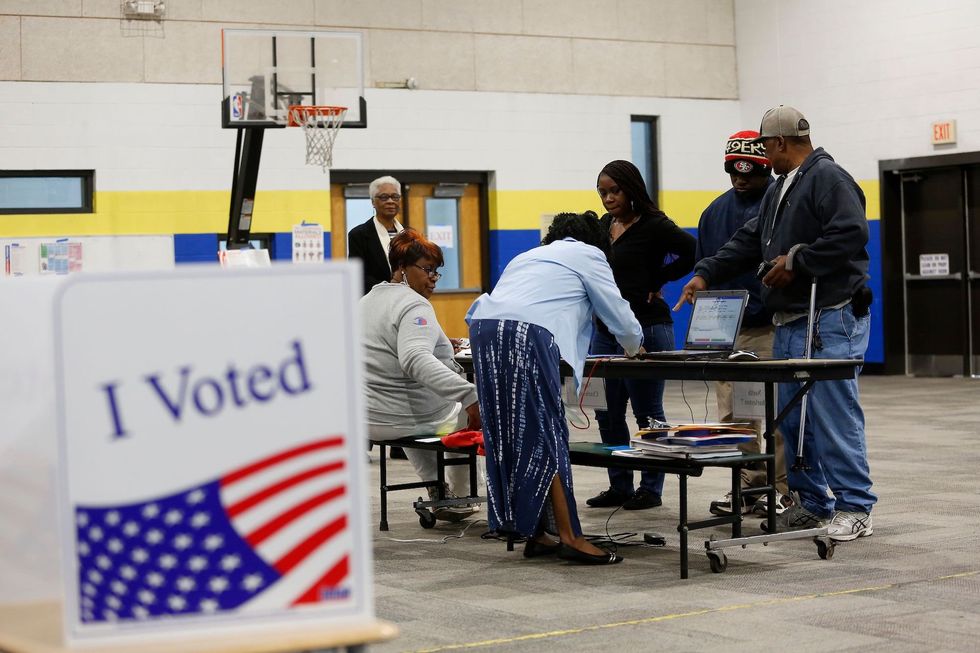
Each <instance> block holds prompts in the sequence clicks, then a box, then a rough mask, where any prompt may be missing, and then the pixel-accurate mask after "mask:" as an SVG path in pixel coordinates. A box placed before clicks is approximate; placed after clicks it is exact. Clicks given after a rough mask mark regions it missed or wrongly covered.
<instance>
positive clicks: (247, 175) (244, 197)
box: [228, 127, 265, 249]
mask: <svg viewBox="0 0 980 653" xmlns="http://www.w3.org/2000/svg"><path fill="white" fill-rule="evenodd" d="M264 136H265V127H242V128H239V129H238V138H237V140H236V143H235V169H234V174H233V176H232V181H231V208H230V210H229V213H228V249H240V248H242V247H244V246H246V245H248V241H249V235H250V234H251V231H252V209H253V207H254V206H255V187H256V184H257V182H258V179H259V162H260V161H261V159H262V139H263V138H264Z"/></svg>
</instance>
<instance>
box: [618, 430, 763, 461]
mask: <svg viewBox="0 0 980 653" xmlns="http://www.w3.org/2000/svg"><path fill="white" fill-rule="evenodd" d="M658 426H663V427H664V428H656V429H645V430H642V431H640V432H639V433H637V434H636V435H635V436H634V437H633V439H632V441H631V442H630V447H631V448H630V451H631V452H636V453H630V454H629V455H631V456H634V457H635V456H652V457H656V458H688V459H695V460H698V459H708V458H720V457H724V456H735V455H738V453H739V451H738V445H740V444H744V443H748V442H752V441H754V440H755V438H756V433H755V431H754V430H753V429H752V428H749V426H748V425H747V424H742V423H724V422H714V423H703V424H677V425H669V424H662V425H658Z"/></svg>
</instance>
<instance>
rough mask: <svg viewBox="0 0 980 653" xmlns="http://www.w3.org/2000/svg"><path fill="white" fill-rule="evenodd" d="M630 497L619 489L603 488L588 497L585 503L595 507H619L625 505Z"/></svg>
mask: <svg viewBox="0 0 980 653" xmlns="http://www.w3.org/2000/svg"><path fill="white" fill-rule="evenodd" d="M628 498H629V497H627V496H626V495H625V494H623V493H622V492H620V491H619V490H614V489H612V488H609V489H608V490H603V491H602V492H600V493H599V494H597V495H595V496H594V497H592V498H591V499H587V500H586V501H585V504H586V505H587V506H591V507H593V508H618V507H619V506H621V505H623V503H624V502H625V501H626V500H627V499H628Z"/></svg>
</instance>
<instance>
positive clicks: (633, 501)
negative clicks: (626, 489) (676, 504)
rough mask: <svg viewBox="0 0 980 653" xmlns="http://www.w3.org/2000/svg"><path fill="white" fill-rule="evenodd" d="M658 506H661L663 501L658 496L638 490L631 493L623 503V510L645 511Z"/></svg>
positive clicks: (641, 489) (647, 491)
mask: <svg viewBox="0 0 980 653" xmlns="http://www.w3.org/2000/svg"><path fill="white" fill-rule="evenodd" d="M660 505H663V500H662V499H661V498H660V495H659V494H654V493H653V492H650V491H649V490H644V489H643V488H640V489H638V490H637V491H636V492H634V493H633V496H631V497H630V498H629V499H627V500H626V501H624V502H623V510H646V509H647V508H656V507H657V506H660Z"/></svg>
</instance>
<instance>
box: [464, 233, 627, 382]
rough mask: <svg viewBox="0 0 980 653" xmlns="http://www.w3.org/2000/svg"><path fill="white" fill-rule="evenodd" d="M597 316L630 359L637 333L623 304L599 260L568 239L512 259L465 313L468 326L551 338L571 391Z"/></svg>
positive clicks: (607, 269) (588, 249) (593, 251)
mask: <svg viewBox="0 0 980 653" xmlns="http://www.w3.org/2000/svg"><path fill="white" fill-rule="evenodd" d="M593 315H598V316H599V319H601V320H602V321H603V322H604V323H605V325H606V326H607V327H609V332H610V333H612V334H613V335H614V336H615V337H616V340H618V341H619V344H621V345H622V346H623V350H624V351H625V352H626V353H627V354H628V355H630V356H632V355H635V354H636V353H637V352H638V351H639V349H640V345H641V344H642V343H643V329H642V327H641V326H640V323H639V322H637V320H636V318H635V317H634V316H633V312H632V311H631V310H630V305H629V302H627V301H626V300H625V299H623V296H622V295H621V294H620V293H619V288H617V287H616V281H615V280H614V279H613V273H612V269H610V267H609V263H607V262H606V257H605V255H604V254H603V253H602V252H601V251H600V250H599V249H598V248H596V247H593V246H592V245H586V244H585V243H582V242H579V241H577V240H574V239H572V238H565V239H564V240H558V241H555V242H553V243H551V244H550V245H543V246H541V247H535V248H534V249H532V250H530V251H527V252H524V253H523V254H520V255H518V256H516V257H515V258H514V259H513V260H511V262H510V263H508V264H507V267H506V268H505V269H504V273H503V275H502V276H501V277H500V281H498V282H497V285H496V286H495V287H494V289H493V292H491V293H490V294H489V295H487V294H484V295H481V296H480V297H479V298H478V299H477V300H476V301H475V302H473V305H472V306H471V307H470V310H469V311H468V312H467V313H466V323H467V324H469V323H470V322H471V321H472V320H518V321H521V322H528V323H530V324H536V325H538V326H540V327H543V328H545V329H547V330H548V331H550V332H551V335H552V336H554V338H555V344H557V345H558V350H559V351H560V352H561V357H562V358H563V359H564V360H565V362H567V363H568V364H569V365H570V366H571V367H572V369H573V370H574V371H575V387H576V389H578V387H579V386H580V385H581V383H582V370H583V368H584V367H585V358H586V356H587V355H588V353H589V341H590V340H591V339H592V328H593V325H592V316H593Z"/></svg>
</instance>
